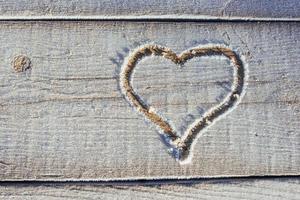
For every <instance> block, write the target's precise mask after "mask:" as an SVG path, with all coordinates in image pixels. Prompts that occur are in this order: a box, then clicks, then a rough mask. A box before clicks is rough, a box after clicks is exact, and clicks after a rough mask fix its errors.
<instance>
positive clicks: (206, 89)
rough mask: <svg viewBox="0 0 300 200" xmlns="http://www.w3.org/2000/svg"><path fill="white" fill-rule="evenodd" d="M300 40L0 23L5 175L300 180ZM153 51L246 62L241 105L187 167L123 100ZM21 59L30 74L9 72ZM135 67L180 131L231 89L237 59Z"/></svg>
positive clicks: (0, 141)
mask: <svg viewBox="0 0 300 200" xmlns="http://www.w3.org/2000/svg"><path fill="white" fill-rule="evenodd" d="M299 41H300V26H299V23H250V22H248V23H155V22H145V23H144V22H135V23H133V22H2V23H1V24H0V42H1V47H0V55H1V58H0V76H1V78H0V94H1V102H0V104H1V107H0V109H1V112H0V133H1V134H0V178H1V180H22V179H33V180H36V179H39V180H45V179H52V180H66V179H85V180H87V179H97V180H107V179H138V178H145V179H153V178H163V177H168V178H188V177H208V176H209V177H227V176H250V175H287V174H292V175H296V174H298V175H299V174H300V149H299V148H300V134H299V127H300V120H299V119H300V106H299V95H300V88H299V87H300V85H299V77H300V70H299V63H300V57H299V55H300V43H299ZM151 42H155V43H157V44H161V45H163V46H166V47H169V48H171V49H172V50H173V51H175V52H176V53H180V52H182V51H184V50H186V49H188V48H191V47H195V46H197V45H201V44H206V43H217V44H224V45H229V46H230V47H231V48H232V49H234V50H235V51H236V52H238V53H239V55H243V57H245V62H246V63H247V64H248V75H249V77H248V81H247V84H248V85H247V88H246V94H245V96H244V98H243V100H242V101H241V103H240V104H239V105H238V106H237V108H236V109H235V110H233V111H232V112H231V113H229V114H228V115H227V116H226V117H224V118H222V119H221V120H219V121H217V122H216V123H215V124H214V125H213V126H211V127H209V129H207V130H206V132H205V133H203V134H202V136H201V137H200V138H199V141H198V142H197V144H196V145H195V149H194V157H193V162H192V164H189V165H179V164H178V162H176V161H175V160H174V159H173V158H172V157H171V156H170V155H169V154H168V153H167V152H168V151H167V148H166V146H165V145H164V144H163V143H162V142H161V139H160V137H159V135H158V134H157V129H156V128H155V127H153V126H152V125H151V123H149V122H145V118H144V117H143V116H142V115H140V114H138V113H137V112H136V111H135V110H134V109H133V108H132V107H131V106H130V104H129V103H128V102H127V101H126V100H125V98H124V97H123V96H122V95H121V92H120V88H119V81H118V76H119V71H120V67H121V65H122V63H123V62H124V57H126V56H127V55H128V54H129V51H131V50H133V49H134V48H136V47H138V46H140V45H142V44H146V43H151ZM18 55H27V57H28V58H30V60H31V65H30V68H29V69H27V70H26V71H25V72H19V73H18V72H15V71H14V69H13V67H12V66H11V65H12V63H11V62H12V61H13V58H14V57H15V56H18ZM137 68H138V69H137V70H136V72H135V74H134V84H133V85H134V87H135V88H136V90H137V91H138V92H139V94H140V96H141V97H142V98H143V99H144V100H145V101H146V102H147V103H149V104H151V105H153V106H154V107H155V108H157V109H158V110H159V111H160V112H161V113H163V114H164V116H165V117H166V118H169V119H170V120H171V122H172V125H174V127H176V129H177V130H178V131H179V132H182V131H184V130H185V129H186V127H187V126H188V125H189V124H190V123H191V122H192V121H193V119H194V118H198V117H200V116H201V115H202V114H203V112H204V111H205V110H207V109H208V108H210V107H211V106H212V105H215V104H217V103H219V102H220V101H221V100H222V99H223V98H224V96H225V95H226V94H227V93H228V88H230V86H231V81H232V68H231V67H230V66H229V62H228V61H227V60H226V59H219V58H216V57H211V58H210V57H209V58H194V59H193V60H191V61H190V62H188V63H186V66H185V67H183V68H179V67H178V66H177V65H175V64H173V63H172V62H170V61H168V60H166V59H162V58H159V57H153V58H150V57H149V58H147V59H144V60H142V61H141V62H140V63H139V64H138V67H137ZM189 113H190V114H189ZM188 114H189V115H188ZM229 187H231V186H230V185H229Z"/></svg>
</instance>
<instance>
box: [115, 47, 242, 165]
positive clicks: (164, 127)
mask: <svg viewBox="0 0 300 200" xmlns="http://www.w3.org/2000/svg"><path fill="white" fill-rule="evenodd" d="M152 55H154V56H162V57H164V58H166V59H169V60H171V61H172V62H174V63H175V64H178V65H183V64H184V63H185V62H187V61H188V60H190V59H192V58H194V57H204V56H224V57H226V58H227V59H229V60H230V62H231V65H232V67H233V69H234V73H233V84H232V87H231V91H230V92H229V93H228V95H227V96H226V97H225V98H224V99H223V101H222V102H220V103H219V104H218V105H216V106H214V107H212V108H211V109H209V110H208V111H207V112H206V113H204V114H203V116H202V117H201V118H199V119H195V121H194V122H193V123H192V124H191V126H190V127H189V128H187V130H186V131H185V133H184V134H183V135H182V136H180V135H179V134H178V133H177V132H176V131H175V130H174V129H173V128H172V127H171V125H170V124H169V123H168V122H167V120H165V119H164V118H163V116H160V115H158V114H157V113H156V112H155V110H154V108H153V107H152V106H151V105H147V104H146V103H145V102H143V101H142V98H141V97H140V96H139V95H138V94H137V93H136V92H135V90H134V89H133V87H132V83H131V82H132V80H131V79H132V73H133V71H134V69H135V67H136V65H137V64H138V62H139V60H141V59H143V58H144V57H147V56H152ZM245 73H246V70H245V67H244V65H243V62H242V61H241V59H240V58H239V56H238V55H237V54H236V53H235V52H234V51H233V50H231V49H230V48H228V47H225V46H222V45H214V46H202V47H195V48H192V49H189V50H186V51H184V52H182V53H181V54H179V55H177V54H176V53H174V52H173V51H172V50H171V49H169V48H166V47H163V46H159V45H155V44H148V45H144V46H141V47H140V48H138V49H136V50H135V51H134V52H133V53H132V54H131V55H129V57H128V58H127V60H126V61H125V63H124V65H123V67H122V70H121V74H120V86H121V89H122V93H123V94H124V95H125V97H126V98H127V100H128V101H129V102H130V104H131V105H132V106H134V107H135V108H136V110H137V111H138V112H140V113H142V114H143V115H144V116H145V117H146V119H148V120H149V121H151V122H152V123H154V124H155V125H156V126H157V127H158V129H159V131H160V133H161V134H162V135H163V136H164V139H165V142H166V143H167V145H169V146H171V147H172V149H173V152H176V153H174V156H175V158H176V159H177V160H178V161H179V162H180V163H181V164H184V163H188V162H189V161H191V157H192V156H191V154H192V153H191V152H192V149H193V145H194V143H195V141H196V140H197V138H198V136H199V135H200V134H199V133H200V132H202V131H203V130H204V129H205V128H207V127H208V126H210V125H212V123H213V122H214V121H215V120H216V119H218V118H219V117H221V116H223V115H224V114H226V113H228V112H229V111H230V110H232V109H233V108H234V107H235V106H236V105H237V104H238V103H239V102H240V100H241V98H242V96H243V93H244V90H245V79H246V74H245Z"/></svg>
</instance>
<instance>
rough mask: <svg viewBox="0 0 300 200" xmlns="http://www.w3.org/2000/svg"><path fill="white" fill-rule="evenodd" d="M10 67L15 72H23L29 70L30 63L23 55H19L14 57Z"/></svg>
mask: <svg viewBox="0 0 300 200" xmlns="http://www.w3.org/2000/svg"><path fill="white" fill-rule="evenodd" d="M12 66H13V68H14V70H15V72H18V73H20V72H24V71H26V70H28V69H30V68H31V61H30V58H28V57H27V56H25V55H19V56H16V57H14V59H13V62H12Z"/></svg>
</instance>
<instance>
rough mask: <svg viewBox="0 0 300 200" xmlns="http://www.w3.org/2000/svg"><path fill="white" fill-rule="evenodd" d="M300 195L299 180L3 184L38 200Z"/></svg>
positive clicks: (11, 195)
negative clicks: (126, 183) (103, 184)
mask: <svg viewBox="0 0 300 200" xmlns="http://www.w3.org/2000/svg"><path fill="white" fill-rule="evenodd" d="M299 196H300V181H299V179H291V178H290V179H273V180H264V179H263V180H261V179H248V180H242V181H241V180H228V181H219V180H214V181H206V182H203V183H197V184H173V185H160V186H159V185H158V186H145V185H144V186H143V185H140V186H138V185H131V186H126V185H123V186H121V185H119V186H117V185H115V186H101V185H88V184H85V185H84V184H82V185H80V184H76V185H74V184H71V183H70V184H48V185H40V184H38V183H37V184H35V185H32V184H21V185H7V186H2V187H0V198H1V199H7V200H11V199H14V200H17V199H20V200H26V199H30V200H34V199H113V200H115V199H163V200H165V199H197V200H198V199H200V200H201V199H226V200H235V199H238V200H240V199H264V200H277V199H278V200H283V199H289V200H296V199H299Z"/></svg>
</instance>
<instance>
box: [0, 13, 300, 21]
mask: <svg viewBox="0 0 300 200" xmlns="http://www.w3.org/2000/svg"><path fill="white" fill-rule="evenodd" d="M0 21H138V22H155V21H157V22H226V21H227V22H300V18H271V17H270V18H268V17H262V18H256V17H214V16H201V15H199V16H193V15H160V16H158V15H157V16H153V15H141V16H126V15H124V16H122V15H120V16H105V15H97V16H45V15H42V16H0Z"/></svg>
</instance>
